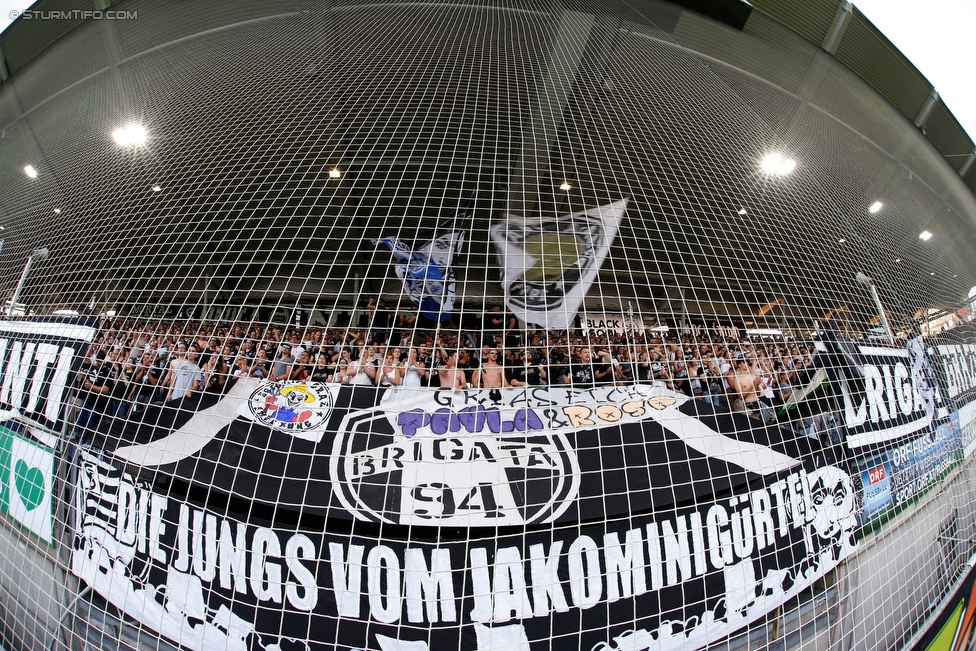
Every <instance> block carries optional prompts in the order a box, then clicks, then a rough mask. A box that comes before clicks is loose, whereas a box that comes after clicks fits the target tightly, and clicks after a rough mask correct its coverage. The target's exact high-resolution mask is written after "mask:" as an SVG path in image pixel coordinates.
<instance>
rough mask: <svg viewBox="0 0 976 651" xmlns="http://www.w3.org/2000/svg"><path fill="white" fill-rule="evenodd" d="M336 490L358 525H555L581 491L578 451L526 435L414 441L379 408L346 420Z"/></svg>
mask: <svg viewBox="0 0 976 651" xmlns="http://www.w3.org/2000/svg"><path fill="white" fill-rule="evenodd" d="M341 429H342V431H340V432H339V435H338V436H336V438H335V442H334V444H333V457H332V460H331V471H332V477H333V479H334V480H335V482H334V484H333V490H334V491H335V494H336V496H337V497H338V498H339V500H340V501H341V502H342V503H343V505H344V506H346V508H347V509H348V510H349V511H350V512H351V513H354V514H355V515H356V516H357V517H358V518H359V519H362V520H367V521H372V522H389V523H391V524H410V525H433V526H444V525H450V526H468V527H475V526H507V525H522V524H528V523H532V522H550V521H553V520H555V519H556V518H557V517H559V515H561V514H562V512H564V511H565V510H566V509H567V508H568V507H569V505H570V504H572V503H573V502H574V501H575V499H576V496H577V494H578V492H579V465H578V462H577V459H576V453H575V451H574V450H573V448H572V446H571V445H570V443H569V441H568V440H567V439H566V437H565V436H564V435H563V434H555V433H543V432H539V433H533V432H526V435H525V436H506V437H504V438H501V437H496V436H491V435H464V434H458V435H455V436H450V435H448V436H437V435H417V436H414V437H411V438H405V437H403V436H398V435H396V434H394V432H392V431H390V430H391V428H390V427H389V423H388V421H387V417H386V415H385V414H383V413H382V412H380V411H379V410H375V411H362V412H356V413H352V414H350V415H349V416H347V417H346V418H345V419H344V420H343V427H342V428H341Z"/></svg>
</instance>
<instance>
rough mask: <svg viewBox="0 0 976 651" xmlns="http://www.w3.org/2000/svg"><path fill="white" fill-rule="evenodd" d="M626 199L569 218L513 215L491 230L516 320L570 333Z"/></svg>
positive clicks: (620, 218)
mask: <svg viewBox="0 0 976 651" xmlns="http://www.w3.org/2000/svg"><path fill="white" fill-rule="evenodd" d="M626 211H627V199H621V200H620V201H616V202H614V203H612V204H608V205H606V206H599V207H597V208H591V209H589V210H584V211H582V212H578V213H573V214H571V215H565V216H552V217H516V216H514V215H509V216H508V217H506V218H505V219H504V220H503V221H501V222H499V223H498V224H495V225H494V226H492V228H491V239H492V242H493V243H494V245H495V250H496V253H497V255H498V264H499V266H500V267H501V268H502V277H501V283H502V287H503V288H504V290H505V303H506V305H508V307H509V309H511V310H512V312H514V313H515V315H516V316H517V317H519V318H520V319H522V320H523V321H526V322H527V323H533V324H535V325H539V326H542V327H544V328H546V329H551V330H562V329H564V328H568V327H569V326H570V324H572V322H573V318H574V317H575V316H576V313H577V312H578V311H579V309H580V305H582V303H583V297H585V296H586V293H587V292H588V291H589V289H590V285H592V284H593V281H594V280H595V279H596V275H597V273H598V272H599V271H600V266H601V265H602V264H603V260H604V259H605V258H606V257H607V252H608V251H609V250H610V246H611V245H612V244H613V240H614V238H615V237H616V236H617V229H618V228H619V227H620V223H621V221H623V218H624V213H625V212H626Z"/></svg>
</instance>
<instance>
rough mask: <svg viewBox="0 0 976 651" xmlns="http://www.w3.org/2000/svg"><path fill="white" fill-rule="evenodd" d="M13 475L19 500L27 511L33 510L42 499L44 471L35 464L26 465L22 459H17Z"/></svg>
mask: <svg viewBox="0 0 976 651" xmlns="http://www.w3.org/2000/svg"><path fill="white" fill-rule="evenodd" d="M14 477H15V481H16V484H17V493H18V494H19V495H20V501H21V502H23V504H24V507H25V508H26V509H27V510H28V511H33V510H34V509H36V508H37V507H38V506H40V504H41V502H43V501H44V472H43V471H42V470H41V469H40V468H38V467H37V466H33V467H32V466H28V465H27V463H26V462H25V461H24V460H23V459H17V463H16V464H15V466H14Z"/></svg>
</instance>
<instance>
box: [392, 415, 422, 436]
mask: <svg viewBox="0 0 976 651" xmlns="http://www.w3.org/2000/svg"><path fill="white" fill-rule="evenodd" d="M397 425H399V426H400V429H402V430H403V434H404V436H413V435H414V434H416V433H417V430H418V429H420V428H421V427H426V426H427V425H430V415H429V414H425V413H424V410H423V409H411V410H410V411H405V412H403V413H401V414H400V415H398V416H397Z"/></svg>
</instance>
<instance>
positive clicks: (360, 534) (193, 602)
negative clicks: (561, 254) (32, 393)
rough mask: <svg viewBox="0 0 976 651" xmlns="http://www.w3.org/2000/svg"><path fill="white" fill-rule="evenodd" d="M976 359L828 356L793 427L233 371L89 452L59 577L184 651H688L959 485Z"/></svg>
mask: <svg viewBox="0 0 976 651" xmlns="http://www.w3.org/2000/svg"><path fill="white" fill-rule="evenodd" d="M967 355H969V349H968V348H965V346H964V345H963V344H958V343H948V342H941V343H938V344H937V345H936V346H932V345H926V344H924V343H923V342H922V340H921V339H917V340H913V341H912V342H909V345H908V346H907V347H906V348H886V347H878V346H870V345H864V344H859V343H856V342H838V341H836V340H834V341H830V340H828V341H826V342H825V343H824V344H823V345H821V346H819V352H818V359H817V360H815V362H816V363H815V366H819V367H821V368H824V369H825V370H826V371H827V375H826V376H818V377H826V378H827V380H826V381H827V385H825V386H828V388H829V389H830V393H832V394H833V396H834V398H833V400H832V401H831V400H830V399H827V400H823V399H821V398H817V400H815V401H813V402H812V403H811V404H810V405H808V407H809V409H807V411H806V412H805V413H806V414H807V416H806V417H805V418H803V419H794V420H790V421H789V422H786V421H784V423H783V424H782V425H781V426H780V425H776V424H770V425H764V424H763V423H762V422H761V421H760V420H758V419H755V418H752V417H749V416H747V415H744V414H737V413H730V412H728V411H727V410H724V409H721V408H716V407H713V406H712V405H711V404H709V403H706V402H704V401H702V400H695V399H692V398H689V397H687V396H684V395H681V394H677V393H674V392H671V391H669V390H668V389H666V388H663V387H659V386H649V385H634V386H626V387H614V386H608V387H600V388H594V389H574V388H569V387H565V388H564V387H526V388H519V389H501V390H499V389H492V390H488V389H485V390H477V389H469V390H460V391H450V390H441V389H428V388H416V389H407V388H400V389H395V388H390V389H375V388H372V387H350V386H341V385H334V384H323V383H314V382H313V383H299V382H267V381H261V380H258V379H242V380H239V381H238V382H237V383H236V384H235V385H234V386H233V387H232V388H231V390H230V391H229V392H228V393H227V394H226V395H224V396H219V397H218V396H207V395H204V396H198V397H195V398H193V399H186V400H181V401H175V402H171V403H167V404H166V405H163V406H153V407H150V408H148V409H146V410H144V411H143V412H141V413H140V414H138V415H136V416H134V417H130V419H129V420H127V421H119V422H117V423H116V424H115V425H114V426H113V427H111V428H109V429H106V430H103V431H101V432H100V434H99V437H98V438H97V439H96V441H95V445H96V447H97V448H98V450H99V451H100V453H103V454H104V458H102V457H101V456H98V455H89V454H85V455H84V456H83V457H82V462H81V463H82V468H81V470H82V471H81V472H80V474H79V481H78V484H77V487H76V488H77V493H76V496H75V507H76V509H77V523H78V526H77V531H76V537H75V544H74V551H73V570H74V572H75V573H76V574H77V575H78V576H79V577H80V578H82V579H83V580H84V581H85V582H87V583H88V584H90V585H91V586H92V587H93V588H94V589H95V590H96V591H97V592H98V593H100V594H101V595H102V596H103V597H105V598H106V599H107V600H108V601H109V602H110V603H112V604H113V605H114V606H116V607H118V608H119V609H120V610H122V611H123V612H125V613H126V614H128V615H129V616H131V617H133V618H135V619H137V620H138V621H140V622H142V623H144V624H145V625H146V626H148V627H149V628H151V629H153V630H156V631H159V632H160V633H161V634H162V635H163V636H165V637H167V638H169V639H171V640H173V641H176V642H179V643H180V644H181V645H183V646H185V647H188V648H191V649H204V648H212V647H219V648H228V649H231V648H241V649H244V648H274V647H271V646H269V645H277V648H279V649H280V648H285V647H286V646H288V645H289V644H291V643H295V642H296V641H299V640H301V641H302V642H301V644H300V645H299V647H301V646H304V645H305V644H306V643H307V644H308V646H310V647H312V648H342V649H346V648H348V649H374V650H381V651H387V650H389V649H411V650H417V651H420V650H423V649H439V648H452V649H459V650H476V649H487V648H505V649H519V650H522V651H529V650H532V649H552V648H555V647H557V646H564V645H565V646H568V647H571V648H593V649H600V650H601V651H606V650H609V649H634V650H639V649H651V648H654V649H670V648H675V649H677V648H682V649H689V648H700V647H703V646H705V645H707V644H708V643H710V642H712V641H715V640H718V639H721V638H723V637H725V636H727V635H729V634H730V633H732V632H734V631H735V630H737V629H739V628H741V627H743V626H745V625H746V624H748V623H750V622H753V621H756V620H757V619H759V618H761V617H763V616H764V615H765V614H767V613H768V612H770V611H771V610H772V609H774V608H776V607H777V606H779V605H781V604H783V603H784V602H785V601H786V600H788V599H790V598H792V597H794V596H795V595H797V594H798V593H799V592H800V591H801V590H803V589H805V588H807V587H809V586H811V585H812V584H813V583H814V582H815V581H816V580H818V579H819V578H821V577H823V576H825V574H826V573H827V572H829V571H830V570H831V569H832V568H834V567H836V566H837V564H838V563H839V562H840V561H841V560H842V559H843V558H845V557H846V556H847V555H849V554H850V553H852V552H853V551H854V549H855V548H856V530H857V527H858V524H859V519H860V521H861V523H864V522H866V521H867V520H869V519H871V518H872V517H874V516H875V515H877V514H878V513H881V512H883V511H885V510H886V509H889V508H892V507H893V506H898V505H901V504H904V503H907V502H908V501H910V500H911V499H913V498H914V496H915V495H918V494H920V493H921V492H922V491H923V490H926V489H927V487H928V486H930V485H932V484H933V483H934V482H935V480H936V479H937V478H938V477H940V476H942V474H944V473H945V472H946V471H948V469H949V468H951V467H952V465H953V464H954V463H955V462H956V460H957V459H958V458H960V457H961V456H962V454H963V447H964V443H963V442H962V441H961V438H960V431H961V430H962V427H961V426H960V420H959V419H960V413H963V412H964V411H965V405H969V404H971V402H967V400H966V399H967V397H968V396H969V395H970V394H969V392H970V391H971V390H972V389H971V387H972V385H973V381H972V378H971V373H970V370H969V368H970V367H969V366H967V364H968V359H969V358H968V357H967ZM815 381H816V380H815ZM821 393H822V392H821ZM809 395H821V394H820V393H818V394H814V393H811V394H809ZM963 403H965V404H963ZM831 404H833V405H835V406H836V409H834V410H830V405H831ZM824 405H826V406H827V408H828V412H826V413H824V412H823V411H820V412H819V413H815V410H814V411H810V409H813V408H814V407H819V408H821V409H822V408H823V406H824ZM791 413H794V414H795V413H801V412H800V411H794V412H791ZM818 423H819V424H820V425H821V426H825V427H828V428H829V429H830V432H831V434H830V436H825V437H821V436H809V434H811V433H814V432H815V431H816V427H817V424H818ZM833 438H840V439H842V440H843V441H844V446H842V447H843V449H844V450H846V456H844V455H843V454H838V451H839V449H840V448H838V447H836V446H834V445H832V444H831V439H833ZM821 441H823V443H821ZM838 457H843V458H838ZM849 473H850V474H849ZM852 474H853V475H854V476H853V477H852V476H851V475H852ZM140 477H145V478H146V480H140Z"/></svg>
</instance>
